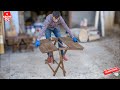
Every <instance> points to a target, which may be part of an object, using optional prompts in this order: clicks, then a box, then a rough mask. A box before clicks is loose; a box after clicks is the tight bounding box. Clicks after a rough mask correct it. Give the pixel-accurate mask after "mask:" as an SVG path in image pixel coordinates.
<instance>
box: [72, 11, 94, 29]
mask: <svg viewBox="0 0 120 90" xmlns="http://www.w3.org/2000/svg"><path fill="white" fill-rule="evenodd" d="M95 13H96V12H95V11H71V24H72V27H75V26H80V21H81V20H82V19H83V18H87V19H88V24H89V25H94V23H95Z"/></svg>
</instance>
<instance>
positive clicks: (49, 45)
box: [39, 40, 58, 53]
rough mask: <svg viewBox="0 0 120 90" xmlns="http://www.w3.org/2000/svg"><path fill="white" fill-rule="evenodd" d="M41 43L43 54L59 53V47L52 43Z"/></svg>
mask: <svg viewBox="0 0 120 90" xmlns="http://www.w3.org/2000/svg"><path fill="white" fill-rule="evenodd" d="M46 41H47V40H43V42H46ZM43 42H42V43H41V45H40V47H39V49H40V51H41V52H42V53H48V52H52V51H57V50H58V49H57V47H56V46H54V44H53V43H52V41H48V42H46V43H43Z"/></svg>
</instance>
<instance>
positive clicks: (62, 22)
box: [60, 17, 74, 38]
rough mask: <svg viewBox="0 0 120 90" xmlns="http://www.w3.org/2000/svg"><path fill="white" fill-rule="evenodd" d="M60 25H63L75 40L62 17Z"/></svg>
mask: <svg viewBox="0 0 120 90" xmlns="http://www.w3.org/2000/svg"><path fill="white" fill-rule="evenodd" d="M60 23H61V24H62V26H63V27H64V29H65V30H66V31H67V32H68V33H69V35H70V36H71V37H72V38H73V37H74V36H73V34H72V33H71V31H70V29H69V27H68V26H67V24H66V23H65V21H64V20H63V18H62V17H60Z"/></svg>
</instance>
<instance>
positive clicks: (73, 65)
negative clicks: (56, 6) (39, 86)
mask: <svg viewBox="0 0 120 90" xmlns="http://www.w3.org/2000/svg"><path fill="white" fill-rule="evenodd" d="M52 12H53V11H10V12H5V11H0V79H120V71H118V72H116V73H109V74H106V75H105V72H104V70H106V69H111V68H114V67H118V68H120V11H60V13H61V16H62V18H63V20H64V21H65V23H66V24H67V26H68V27H69V28H70V31H71V33H72V35H73V36H74V37H76V38H77V40H78V42H74V40H73V39H72V38H71V37H70V35H69V32H66V28H64V27H63V26H62V24H61V25H60V33H61V37H59V38H57V37H55V35H54V34H53V33H51V38H49V39H46V36H45V35H46V34H45V33H43V36H42V37H41V38H40V46H38V47H36V46H35V43H36V40H37V38H38V37H39V35H40V33H41V32H42V30H43V28H44V21H45V20H46V17H47V16H48V15H50V14H52ZM6 13H7V14H6ZM4 15H11V16H12V18H10V21H6V20H5V19H4V18H3V16H4ZM53 32H54V30H53ZM61 42H62V43H63V44H61ZM58 44H59V45H61V46H62V47H59V46H58ZM61 50H63V51H64V55H65V56H66V57H67V58H68V60H64V58H63V57H62V54H61ZM47 53H49V54H52V55H53V62H52V63H49V62H48V61H47V58H48V55H47Z"/></svg>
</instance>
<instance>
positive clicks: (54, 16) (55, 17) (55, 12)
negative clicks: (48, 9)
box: [52, 11, 61, 22]
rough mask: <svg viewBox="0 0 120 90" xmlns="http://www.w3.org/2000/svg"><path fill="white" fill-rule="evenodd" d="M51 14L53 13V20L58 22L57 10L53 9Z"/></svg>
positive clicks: (58, 13) (58, 14)
mask: <svg viewBox="0 0 120 90" xmlns="http://www.w3.org/2000/svg"><path fill="white" fill-rule="evenodd" d="M52 14H53V21H54V22H58V20H59V18H60V16H61V14H60V12H59V11H53V13H52Z"/></svg>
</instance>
